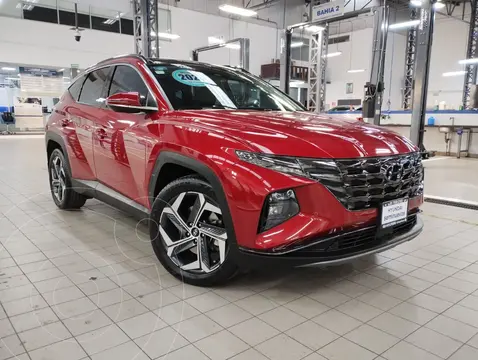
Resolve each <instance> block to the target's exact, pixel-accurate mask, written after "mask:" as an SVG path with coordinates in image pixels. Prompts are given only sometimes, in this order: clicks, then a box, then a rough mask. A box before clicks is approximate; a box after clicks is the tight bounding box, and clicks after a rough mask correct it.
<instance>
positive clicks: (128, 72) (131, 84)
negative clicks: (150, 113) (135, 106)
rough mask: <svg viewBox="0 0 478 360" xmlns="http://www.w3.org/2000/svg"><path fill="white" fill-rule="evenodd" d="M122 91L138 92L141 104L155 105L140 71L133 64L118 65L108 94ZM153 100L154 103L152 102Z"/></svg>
mask: <svg viewBox="0 0 478 360" xmlns="http://www.w3.org/2000/svg"><path fill="white" fill-rule="evenodd" d="M122 92H138V93H139V96H140V97H141V104H142V105H148V106H155V104H154V101H153V100H152V98H151V96H150V93H149V90H148V87H147V86H146V84H145V83H144V81H143V79H142V78H141V76H140V75H139V73H138V71H136V70H135V69H133V68H132V67H131V66H126V65H118V66H117V67H116V70H115V72H114V75H113V78H112V80H111V85H110V90H109V92H108V96H111V95H114V94H117V93H122ZM151 102H153V104H151Z"/></svg>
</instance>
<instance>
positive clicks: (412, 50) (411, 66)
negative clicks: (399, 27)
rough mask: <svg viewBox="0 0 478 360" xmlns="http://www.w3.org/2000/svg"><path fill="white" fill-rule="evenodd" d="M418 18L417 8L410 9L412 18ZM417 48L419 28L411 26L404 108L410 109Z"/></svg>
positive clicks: (408, 42) (406, 60)
mask: <svg viewBox="0 0 478 360" xmlns="http://www.w3.org/2000/svg"><path fill="white" fill-rule="evenodd" d="M417 18H418V11H417V8H412V9H411V10H410V20H416V19H417ZM416 49H417V28H416V27H411V28H410V29H408V32H407V48H406V50H405V81H404V84H403V99H402V108H403V109H404V110H408V109H410V107H411V106H412V91H413V77H414V73H415V56H416Z"/></svg>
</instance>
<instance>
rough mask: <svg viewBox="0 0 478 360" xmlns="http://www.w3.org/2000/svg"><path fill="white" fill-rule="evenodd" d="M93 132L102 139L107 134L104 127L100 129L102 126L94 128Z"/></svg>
mask: <svg viewBox="0 0 478 360" xmlns="http://www.w3.org/2000/svg"><path fill="white" fill-rule="evenodd" d="M95 133H96V135H97V136H98V137H99V138H100V139H104V138H105V137H106V136H107V135H108V134H107V133H106V131H105V129H102V128H98V129H96V131H95Z"/></svg>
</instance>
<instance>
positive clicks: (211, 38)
mask: <svg viewBox="0 0 478 360" xmlns="http://www.w3.org/2000/svg"><path fill="white" fill-rule="evenodd" d="M207 42H208V43H209V44H211V45H216V44H224V42H225V41H224V40H223V39H221V38H218V37H215V36H208V38H207Z"/></svg>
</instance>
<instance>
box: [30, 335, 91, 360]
mask: <svg viewBox="0 0 478 360" xmlns="http://www.w3.org/2000/svg"><path fill="white" fill-rule="evenodd" d="M29 354H30V357H31V359H32V360H47V359H48V360H64V359H68V360H79V359H83V358H85V357H86V356H87V354H86V353H85V351H84V350H83V349H82V348H81V346H80V345H78V343H77V342H76V340H74V339H69V340H63V341H60V342H57V343H55V344H52V345H48V346H45V347H42V348H40V349H37V350H34V351H31V352H30V353H29Z"/></svg>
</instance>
